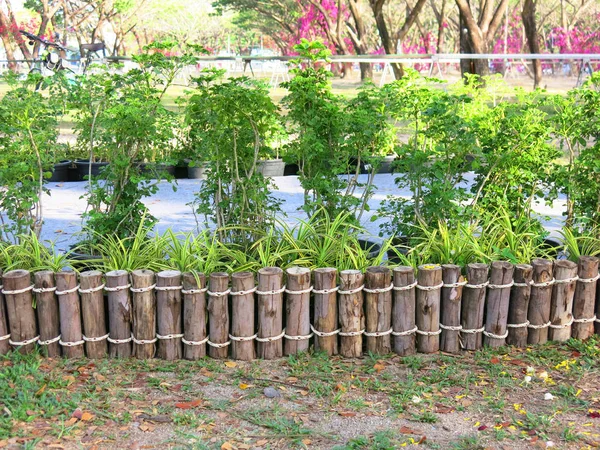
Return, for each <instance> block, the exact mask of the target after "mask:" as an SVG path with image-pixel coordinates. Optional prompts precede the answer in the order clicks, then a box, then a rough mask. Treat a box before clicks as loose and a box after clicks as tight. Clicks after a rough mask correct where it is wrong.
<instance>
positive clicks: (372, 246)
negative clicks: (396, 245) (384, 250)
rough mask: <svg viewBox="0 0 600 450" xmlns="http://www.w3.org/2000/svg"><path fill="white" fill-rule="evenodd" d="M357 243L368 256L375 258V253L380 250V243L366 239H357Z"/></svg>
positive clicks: (377, 253)
mask: <svg viewBox="0 0 600 450" xmlns="http://www.w3.org/2000/svg"><path fill="white" fill-rule="evenodd" d="M358 245H360V248H362V249H363V250H366V251H368V252H369V258H375V257H376V256H377V255H379V252H380V251H381V244H378V243H377V242H373V241H369V240H367V239H359V240H358Z"/></svg>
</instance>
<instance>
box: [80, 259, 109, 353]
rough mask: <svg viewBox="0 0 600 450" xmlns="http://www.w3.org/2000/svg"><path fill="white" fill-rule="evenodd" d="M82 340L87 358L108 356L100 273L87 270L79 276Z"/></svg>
mask: <svg viewBox="0 0 600 450" xmlns="http://www.w3.org/2000/svg"><path fill="white" fill-rule="evenodd" d="M79 284H80V290H79V295H80V296H81V317H82V320H83V336H84V338H83V340H84V341H86V342H85V353H86V355H87V357H88V358H104V357H105V356H106V355H107V354H108V342H107V341H106V338H107V337H108V334H107V330H106V310H105V308H104V283H103V282H102V272H100V271H98V270H89V271H86V272H83V273H81V274H80V275H79Z"/></svg>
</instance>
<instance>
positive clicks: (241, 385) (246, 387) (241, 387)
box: [240, 383, 254, 389]
mask: <svg viewBox="0 0 600 450" xmlns="http://www.w3.org/2000/svg"><path fill="white" fill-rule="evenodd" d="M253 386H254V385H252V384H245V383H240V389H248V388H251V387H253Z"/></svg>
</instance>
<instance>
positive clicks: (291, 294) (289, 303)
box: [284, 267, 313, 356]
mask: <svg viewBox="0 0 600 450" xmlns="http://www.w3.org/2000/svg"><path fill="white" fill-rule="evenodd" d="M286 278H287V283H286V290H285V293H286V294H287V295H286V308H285V311H286V325H285V330H286V331H285V335H284V339H285V343H284V355H286V356H287V355H295V354H296V353H299V352H305V351H307V350H308V347H309V344H310V338H311V337H312V336H313V334H312V333H311V331H310V293H311V291H312V290H313V288H312V287H311V285H310V269H307V268H305V267H290V268H289V269H287V270H286Z"/></svg>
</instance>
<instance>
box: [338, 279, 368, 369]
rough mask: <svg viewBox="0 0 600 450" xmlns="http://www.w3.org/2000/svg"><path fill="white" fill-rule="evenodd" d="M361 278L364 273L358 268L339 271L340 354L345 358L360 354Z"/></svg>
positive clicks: (361, 332) (356, 356)
mask: <svg viewBox="0 0 600 450" xmlns="http://www.w3.org/2000/svg"><path fill="white" fill-rule="evenodd" d="M363 280H364V275H363V274H362V272H361V271H360V270H342V271H341V272H340V290H339V291H338V294H339V302H340V305H339V310H340V318H339V321H340V325H341V331H340V333H339V334H340V355H342V356H345V357H347V358H358V357H359V356H361V355H362V334H363V332H364V331H363V328H362V322H363V317H364V314H363V292H362V286H363Z"/></svg>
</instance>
